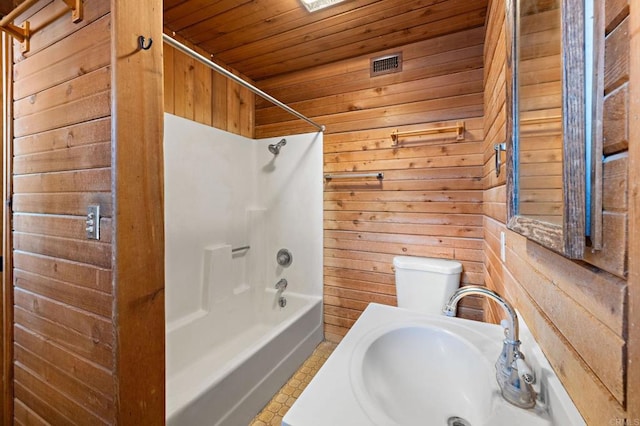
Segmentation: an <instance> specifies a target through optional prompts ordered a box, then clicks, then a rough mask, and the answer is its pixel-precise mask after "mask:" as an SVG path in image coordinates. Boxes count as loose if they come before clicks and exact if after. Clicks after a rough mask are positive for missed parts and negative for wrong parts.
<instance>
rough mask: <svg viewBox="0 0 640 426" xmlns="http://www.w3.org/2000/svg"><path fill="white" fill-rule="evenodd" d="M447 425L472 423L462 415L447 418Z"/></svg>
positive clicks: (465, 425)
mask: <svg viewBox="0 0 640 426" xmlns="http://www.w3.org/2000/svg"><path fill="white" fill-rule="evenodd" d="M447 426H471V423H469V422H468V421H466V420H465V419H463V418H461V417H455V416H453V417H449V418H448V419H447Z"/></svg>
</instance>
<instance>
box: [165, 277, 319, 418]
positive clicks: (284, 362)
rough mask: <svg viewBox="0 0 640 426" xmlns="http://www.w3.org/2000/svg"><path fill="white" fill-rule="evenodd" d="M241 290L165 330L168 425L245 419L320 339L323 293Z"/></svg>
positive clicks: (309, 352) (265, 401)
mask: <svg viewBox="0 0 640 426" xmlns="http://www.w3.org/2000/svg"><path fill="white" fill-rule="evenodd" d="M283 295H284V296H285V297H286V299H287V304H286V306H285V307H284V308H281V307H280V306H279V304H278V294H277V293H276V292H275V291H274V290H271V289H266V290H264V291H245V292H243V293H242V294H238V295H235V296H234V297H233V298H230V299H229V300H228V301H226V302H225V303H218V304H216V305H214V306H213V307H212V308H211V309H210V311H208V312H201V313H200V314H199V315H196V316H195V317H191V318H189V319H188V320H187V321H183V322H182V323H177V324H171V325H169V326H168V328H167V336H166V337H167V340H166V355H167V366H166V367H167V373H166V374H167V390H166V392H167V395H166V410H167V415H166V419H167V425H169V426H172V425H180V426H190V425H193V426H202V425H243V424H244V425H246V424H249V422H250V420H251V419H252V418H253V417H254V416H255V415H256V414H257V413H258V412H259V411H260V409H261V408H262V407H264V405H265V404H266V403H267V402H268V401H269V400H270V399H271V397H272V396H273V395H274V394H275V393H276V392H277V390H278V389H279V388H280V387H281V386H282V385H284V383H285V382H286V381H287V380H288V379H289V377H290V376H291V375H292V374H293V373H294V372H295V371H296V369H297V368H298V367H299V366H300V365H301V364H302V362H303V361H304V360H305V359H306V358H307V357H308V356H309V355H311V353H312V352H313V350H314V348H315V347H316V346H317V345H318V343H320V342H321V341H322V338H323V334H322V298H321V297H314V296H306V295H300V294H296V293H288V292H286V291H285V292H284V293H283Z"/></svg>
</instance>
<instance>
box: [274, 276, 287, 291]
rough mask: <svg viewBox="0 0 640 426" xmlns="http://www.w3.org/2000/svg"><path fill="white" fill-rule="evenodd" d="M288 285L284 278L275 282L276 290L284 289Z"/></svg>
mask: <svg viewBox="0 0 640 426" xmlns="http://www.w3.org/2000/svg"><path fill="white" fill-rule="evenodd" d="M288 285H289V283H288V282H287V280H286V279H285V278H281V279H280V281H278V282H277V283H276V290H278V291H284V290H285V289H286V288H287V286H288Z"/></svg>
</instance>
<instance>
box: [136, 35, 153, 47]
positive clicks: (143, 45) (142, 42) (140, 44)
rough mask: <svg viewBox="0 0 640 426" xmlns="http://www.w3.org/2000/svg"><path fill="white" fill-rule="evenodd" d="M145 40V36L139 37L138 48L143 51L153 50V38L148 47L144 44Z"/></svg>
mask: <svg viewBox="0 0 640 426" xmlns="http://www.w3.org/2000/svg"><path fill="white" fill-rule="evenodd" d="M144 41H145V38H144V36H139V37H138V48H139V49H142V50H149V49H151V45H152V44H153V40H152V39H151V38H149V43H147V45H146V46H145V44H144Z"/></svg>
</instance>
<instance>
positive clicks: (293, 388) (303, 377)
mask: <svg viewBox="0 0 640 426" xmlns="http://www.w3.org/2000/svg"><path fill="white" fill-rule="evenodd" d="M336 346H337V345H336V344H335V343H331V342H322V343H320V344H319V345H318V347H317V348H316V349H315V350H314V351H313V353H312V354H311V356H310V357H309V358H307V360H306V361H305V362H304V363H303V364H302V366H301V367H300V368H299V369H298V371H296V372H295V373H294V375H293V376H291V378H290V379H289V381H288V382H287V383H285V385H284V386H283V387H282V388H281V389H280V390H279V391H278V393H276V394H275V395H274V397H273V398H272V399H271V401H269V403H268V404H267V405H266V406H265V407H264V409H263V410H262V411H261V412H260V413H259V414H258V415H257V416H256V417H255V418H254V419H253V420H252V421H251V423H249V426H280V423H281V422H282V418H283V417H284V415H285V413H286V412H287V411H288V410H289V407H291V405H293V403H294V402H295V400H296V398H298V397H299V396H300V394H301V393H302V390H303V389H304V388H305V387H307V385H308V384H309V382H310V381H311V379H312V378H313V376H315V374H316V373H317V372H318V370H319V369H320V367H322V364H324V362H325V361H326V360H327V358H329V355H331V352H333V350H334V349H335V348H336Z"/></svg>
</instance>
